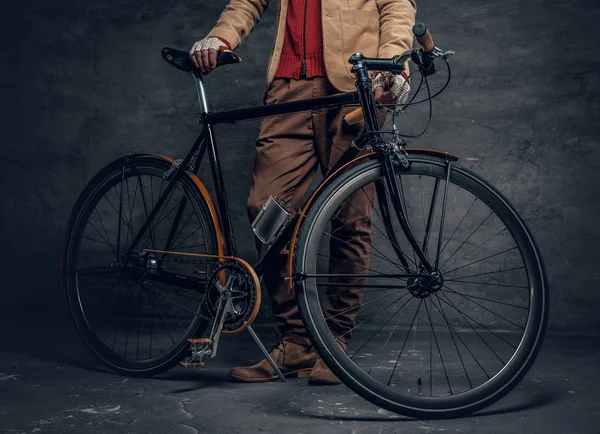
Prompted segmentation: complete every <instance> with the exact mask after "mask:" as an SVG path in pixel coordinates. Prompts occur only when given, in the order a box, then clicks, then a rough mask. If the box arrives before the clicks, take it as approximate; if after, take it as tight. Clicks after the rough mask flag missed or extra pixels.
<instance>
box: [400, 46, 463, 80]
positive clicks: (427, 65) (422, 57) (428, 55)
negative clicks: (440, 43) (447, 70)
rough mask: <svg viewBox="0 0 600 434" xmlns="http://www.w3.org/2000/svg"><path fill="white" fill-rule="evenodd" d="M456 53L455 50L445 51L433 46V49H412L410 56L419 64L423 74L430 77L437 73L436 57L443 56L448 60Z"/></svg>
mask: <svg viewBox="0 0 600 434" xmlns="http://www.w3.org/2000/svg"><path fill="white" fill-rule="evenodd" d="M454 54H456V53H455V52H454V51H453V50H448V51H446V52H444V51H442V50H440V49H439V48H438V47H433V50H431V51H423V49H422V48H420V49H415V50H412V51H411V53H410V57H411V59H412V61H413V62H414V63H415V64H417V65H418V66H419V71H420V72H421V74H423V76H424V77H428V76H430V75H433V74H435V71H436V68H435V62H434V59H435V58H436V57H439V58H442V59H444V61H445V62H447V61H448V58H449V57H450V56H453V55H454Z"/></svg>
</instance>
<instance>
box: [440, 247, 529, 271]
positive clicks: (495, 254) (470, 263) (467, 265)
mask: <svg viewBox="0 0 600 434" xmlns="http://www.w3.org/2000/svg"><path fill="white" fill-rule="evenodd" d="M517 248H518V247H517V246H515V247H511V248H510V249H506V250H503V251H501V252H498V253H494V254H493V255H490V256H486V257H485V258H482V259H479V260H477V261H473V262H469V263H468V264H466V265H462V266H460V267H458V268H454V269H453V270H450V271H444V273H445V274H450V273H454V272H455V271H456V270H461V269H463V268H466V267H469V266H471V265H474V264H478V263H480V262H481V261H485V260H486V259H490V258H494V257H496V256H498V255H501V254H503V253H506V252H510V251H512V250H515V249H517Z"/></svg>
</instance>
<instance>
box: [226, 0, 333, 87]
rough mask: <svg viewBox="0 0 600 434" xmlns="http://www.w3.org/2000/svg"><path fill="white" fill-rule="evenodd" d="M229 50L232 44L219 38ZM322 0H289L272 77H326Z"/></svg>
mask: <svg viewBox="0 0 600 434" xmlns="http://www.w3.org/2000/svg"><path fill="white" fill-rule="evenodd" d="M217 38H218V39H220V40H221V41H222V42H223V43H224V44H226V45H227V48H228V49H229V50H231V44H229V42H228V41H226V40H225V39H223V38H219V37H217ZM326 76H327V74H326V72H325V61H324V60H323V27H322V25H321V0H289V2H288V9H287V15H286V19H285V35H284V39H283V47H282V49H281V57H280V60H279V66H278V67H277V72H276V73H275V77H278V78H294V79H296V80H298V79H299V78H301V77H306V78H311V77H326Z"/></svg>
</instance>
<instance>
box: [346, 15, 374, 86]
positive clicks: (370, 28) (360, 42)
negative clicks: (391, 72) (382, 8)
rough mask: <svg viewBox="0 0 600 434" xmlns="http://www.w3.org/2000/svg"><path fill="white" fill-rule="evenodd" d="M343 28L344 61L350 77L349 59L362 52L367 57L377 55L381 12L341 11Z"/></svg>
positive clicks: (351, 75) (352, 75)
mask: <svg viewBox="0 0 600 434" xmlns="http://www.w3.org/2000/svg"><path fill="white" fill-rule="evenodd" d="M340 23H341V29H342V57H343V59H342V61H343V62H344V65H345V66H346V73H347V74H348V75H349V76H350V77H354V74H352V73H351V72H350V70H351V69H352V65H351V64H350V63H348V59H349V58H350V56H352V54H354V53H356V52H361V53H363V54H364V55H365V57H377V53H378V51H379V13H378V12H377V11H348V10H343V11H340Z"/></svg>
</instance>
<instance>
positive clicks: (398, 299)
mask: <svg viewBox="0 0 600 434" xmlns="http://www.w3.org/2000/svg"><path fill="white" fill-rule="evenodd" d="M408 295H410V292H407V293H406V294H403V295H401V296H400V297H398V298H397V299H395V300H394V301H392V302H391V303H389V304H387V305H385V306H384V307H383V308H381V309H380V310H378V311H377V312H375V313H374V314H372V315H371V316H369V317H368V318H367V319H365V320H363V321H361V322H360V323H358V324H357V325H355V326H354V327H352V328H351V329H350V330H348V331H347V332H346V333H344V334H343V335H340V336H338V339H339V338H343V337H344V336H346V335H347V334H348V333H352V331H353V330H356V329H357V328H358V327H360V326H361V325H363V324H364V323H366V322H369V320H371V319H373V318H374V317H375V316H377V315H379V314H380V313H381V312H383V311H384V310H386V309H389V308H390V307H391V306H392V305H394V304H395V303H396V302H398V301H400V300H402V299H403V298H404V297H406V296H408ZM354 354H355V355H356V353H354ZM351 358H352V357H351Z"/></svg>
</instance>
